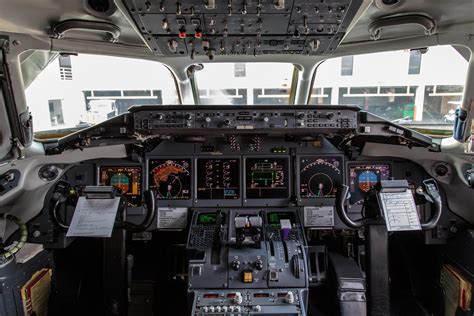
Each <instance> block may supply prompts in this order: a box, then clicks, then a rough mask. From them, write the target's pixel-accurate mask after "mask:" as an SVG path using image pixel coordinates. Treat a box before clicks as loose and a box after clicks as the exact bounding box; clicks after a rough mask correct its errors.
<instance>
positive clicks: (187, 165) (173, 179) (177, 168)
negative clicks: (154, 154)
mask: <svg viewBox="0 0 474 316" xmlns="http://www.w3.org/2000/svg"><path fill="white" fill-rule="evenodd" d="M148 170H149V180H148V181H149V184H148V185H149V188H150V189H152V190H154V191H155V193H156V198H157V199H158V200H189V199H190V198H191V159H150V160H149V161H148Z"/></svg>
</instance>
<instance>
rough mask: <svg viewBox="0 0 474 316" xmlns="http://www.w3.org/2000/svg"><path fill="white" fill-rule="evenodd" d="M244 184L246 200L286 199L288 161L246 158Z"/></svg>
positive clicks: (287, 190) (284, 159)
mask: <svg viewBox="0 0 474 316" xmlns="http://www.w3.org/2000/svg"><path fill="white" fill-rule="evenodd" d="M245 182H246V188H245V190H246V197H247V199H285V198H288V196H289V180H288V159H286V158H247V159H246V160H245Z"/></svg>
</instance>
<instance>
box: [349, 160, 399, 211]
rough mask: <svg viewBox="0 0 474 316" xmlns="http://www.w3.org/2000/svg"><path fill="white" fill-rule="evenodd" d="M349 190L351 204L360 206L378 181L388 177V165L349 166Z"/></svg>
mask: <svg viewBox="0 0 474 316" xmlns="http://www.w3.org/2000/svg"><path fill="white" fill-rule="evenodd" d="M349 174H350V178H349V188H350V192H351V197H350V199H349V201H350V203H351V204H362V203H363V202H364V195H365V193H366V192H368V191H369V190H370V189H371V188H372V187H373V186H374V185H375V184H376V183H377V182H379V181H380V180H388V178H389V177H390V165H389V164H361V165H349Z"/></svg>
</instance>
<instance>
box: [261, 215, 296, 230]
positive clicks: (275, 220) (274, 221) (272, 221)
mask: <svg viewBox="0 0 474 316" xmlns="http://www.w3.org/2000/svg"><path fill="white" fill-rule="evenodd" d="M284 219H287V220H289V221H290V223H291V224H292V225H293V224H295V223H296V220H295V213H294V212H268V213H267V223H268V225H270V226H272V227H280V221H281V220H284Z"/></svg>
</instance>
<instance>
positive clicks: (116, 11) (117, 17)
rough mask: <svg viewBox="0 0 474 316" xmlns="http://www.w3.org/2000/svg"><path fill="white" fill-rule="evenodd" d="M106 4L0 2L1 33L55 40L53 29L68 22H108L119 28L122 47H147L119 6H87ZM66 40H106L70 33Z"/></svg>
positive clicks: (29, 0) (50, 0) (32, 0)
mask: <svg viewBox="0 0 474 316" xmlns="http://www.w3.org/2000/svg"><path fill="white" fill-rule="evenodd" d="M93 2H103V1H87V0H83V1H60V0H41V1H35V0H15V1H9V0H0V32H9V33H21V34H27V35H33V36H48V37H54V32H53V28H54V26H55V25H57V24H58V23H60V22H63V21H67V20H83V21H95V22H109V23H112V24H114V25H116V26H117V27H118V28H120V38H119V43H120V44H127V45H139V46H144V47H146V46H145V44H144V42H143V40H142V38H141V37H140V36H139V35H138V33H137V31H136V30H135V29H134V26H133V24H132V23H130V21H129V20H128V18H127V17H126V15H124V14H123V13H122V12H121V10H120V3H118V4H119V5H114V3H113V1H110V5H109V6H99V7H96V9H98V11H97V10H94V9H93V8H91V6H90V5H88V3H93ZM66 38H78V39H85V40H91V41H104V40H107V39H106V37H105V36H104V34H101V33H92V32H83V31H71V32H70V33H68V34H67V35H66Z"/></svg>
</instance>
